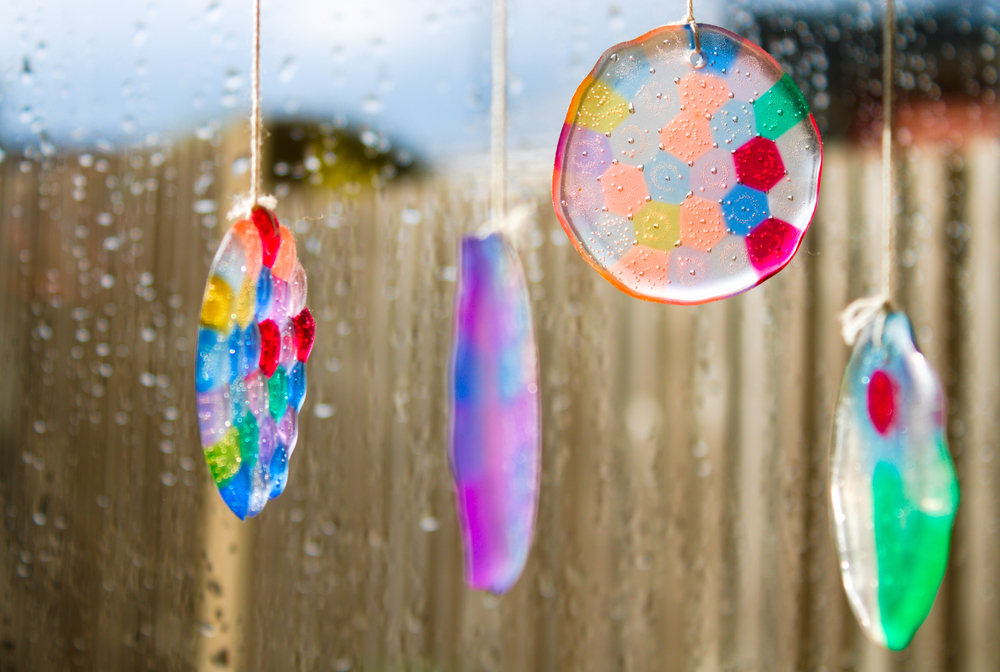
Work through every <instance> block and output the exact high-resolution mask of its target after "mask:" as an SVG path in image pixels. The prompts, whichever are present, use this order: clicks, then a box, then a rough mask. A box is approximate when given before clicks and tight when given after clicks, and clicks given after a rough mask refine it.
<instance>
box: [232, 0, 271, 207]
mask: <svg viewBox="0 0 1000 672" xmlns="http://www.w3.org/2000/svg"><path fill="white" fill-rule="evenodd" d="M261 117H262V115H261V111H260V0H253V44H252V47H251V56H250V193H249V194H247V195H245V196H236V197H235V198H234V199H233V208H232V210H230V211H229V214H228V218H229V219H231V220H235V219H241V218H243V217H249V216H250V212H251V211H252V210H253V209H254V208H255V207H257V206H258V205H259V206H263V207H265V208H267V209H269V210H274V208H275V207H277V205H278V199H276V198H275V197H274V196H265V195H263V194H261V193H260V192H261V184H262V182H263V178H262V174H261V163H262V162H263V154H264V122H263V120H262V118H261Z"/></svg>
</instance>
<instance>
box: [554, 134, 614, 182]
mask: <svg viewBox="0 0 1000 672" xmlns="http://www.w3.org/2000/svg"><path fill="white" fill-rule="evenodd" d="M566 153H567V157H566V158H567V160H568V163H569V165H570V166H571V167H572V170H573V172H574V173H575V174H579V175H600V174H601V173H603V172H604V171H605V170H607V169H608V166H610V165H611V159H613V158H614V157H613V156H612V155H611V141H610V140H608V137H607V136H606V135H604V134H603V133H598V132H597V131H592V130H590V129H589V128H574V129H572V131H570V138H569V143H568V145H567V147H566Z"/></svg>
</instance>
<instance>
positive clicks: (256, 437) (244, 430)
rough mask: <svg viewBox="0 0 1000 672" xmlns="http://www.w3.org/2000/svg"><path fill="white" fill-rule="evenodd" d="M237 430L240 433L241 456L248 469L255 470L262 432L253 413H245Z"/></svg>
mask: <svg viewBox="0 0 1000 672" xmlns="http://www.w3.org/2000/svg"><path fill="white" fill-rule="evenodd" d="M236 429H237V430H238V431H239V433H240V456H241V457H242V460H243V463H244V464H246V466H247V469H253V468H254V465H255V464H257V453H258V451H259V450H260V430H259V429H258V428H257V420H256V419H254V417H253V413H245V414H244V415H243V417H242V418H240V421H239V423H237V426H236Z"/></svg>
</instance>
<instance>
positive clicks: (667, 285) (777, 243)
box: [552, 24, 822, 304]
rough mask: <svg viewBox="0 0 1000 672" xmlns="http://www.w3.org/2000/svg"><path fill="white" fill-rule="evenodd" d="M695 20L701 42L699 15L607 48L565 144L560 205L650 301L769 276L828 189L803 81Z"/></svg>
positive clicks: (624, 286)
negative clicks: (696, 44)
mask: <svg viewBox="0 0 1000 672" xmlns="http://www.w3.org/2000/svg"><path fill="white" fill-rule="evenodd" d="M698 33H699V37H700V40H701V48H702V51H701V53H700V54H696V53H695V52H694V51H693V39H692V37H693V36H692V32H691V28H690V27H689V26H665V27H662V28H657V29H656V30H653V31H652V32H649V33H647V34H645V35H643V36H642V37H640V38H638V39H635V40H632V41H631V42H625V43H622V44H619V45H618V46H616V47H614V48H612V49H609V50H608V51H606V52H605V53H604V55H603V56H602V57H601V59H600V60H599V61H598V62H597V65H596V66H595V67H594V70H593V71H592V72H591V73H590V75H589V76H588V77H587V78H586V79H585V80H584V81H583V83H582V84H581V85H580V87H579V88H578V89H577V91H576V95H575V96H574V98H573V102H572V104H571V105H570V108H569V113H568V114H567V116H566V123H565V125H564V126H563V130H562V135H561V137H560V138H559V147H558V149H557V150H556V161H555V172H554V175H553V180H552V196H553V205H554V206H555V210H556V214H557V215H558V216H559V220H560V222H562V225H563V228H564V229H565V230H566V233H567V234H568V235H569V237H570V240H571V241H573V244H574V245H575V246H576V249H577V251H579V252H580V254H581V255H583V257H584V258H585V259H586V260H587V261H588V262H589V263H590V265H591V266H593V267H594V268H595V269H596V270H597V271H598V272H599V273H600V274H601V275H603V276H604V277H605V278H606V279H607V280H608V281H609V282H611V284H613V285H615V286H616V287H618V289H620V290H622V291H623V292H625V293H627V294H630V295H632V296H635V297H638V298H641V299H647V300H650V301H661V302H664V303H681V304H692V303H704V302H706V301H713V300H715V299H721V298H725V297H727V296H732V295H734V294H738V293H740V292H743V291H746V290H747V289H750V288H751V287H754V286H756V285H758V284H760V283H761V282H763V281H764V280H766V279H767V278H769V277H771V276H772V275H774V274H775V273H777V272H778V271H780V270H781V269H782V268H784V266H785V265H786V264H787V263H788V262H789V260H790V259H791V258H792V256H793V255H794V254H795V251H796V250H797V249H798V247H799V244H800V243H801V242H802V236H803V235H804V234H805V231H806V228H807V227H808V226H809V222H810V221H811V220H812V216H813V212H814V211H815V208H816V197H817V194H818V192H819V178H820V165H821V163H822V146H821V143H820V137H819V131H818V130H817V128H816V123H815V121H814V120H813V118H812V115H811V114H810V113H809V107H808V105H807V103H806V100H805V98H804V97H803V96H802V92H801V91H800V90H799V88H798V86H796V84H795V82H794V81H792V79H791V77H789V76H788V75H786V74H784V72H783V71H782V69H781V66H779V65H778V64H777V62H775V60H774V59H773V58H771V57H770V56H769V55H768V54H767V53H765V52H764V51H763V50H761V49H760V47H758V46H756V45H754V44H753V43H751V42H748V41H747V40H744V39H743V38H741V37H739V36H737V35H734V34H733V33H730V32H729V31H727V30H723V29H722V28H717V27H715V26H709V25H704V24H699V26H698ZM693 61H694V62H696V63H697V65H693V64H692V62H693Z"/></svg>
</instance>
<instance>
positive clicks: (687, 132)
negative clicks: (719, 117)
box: [660, 112, 712, 161]
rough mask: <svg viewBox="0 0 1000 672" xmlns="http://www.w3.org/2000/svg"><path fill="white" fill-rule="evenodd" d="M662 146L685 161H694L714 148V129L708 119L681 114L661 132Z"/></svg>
mask: <svg viewBox="0 0 1000 672" xmlns="http://www.w3.org/2000/svg"><path fill="white" fill-rule="evenodd" d="M660 144H662V145H663V149H664V150H665V151H668V152H670V153H671V154H673V155H674V156H677V157H679V158H681V159H683V160H684V161H694V160H695V159H697V158H698V157H699V156H701V155H702V154H704V153H705V152H707V151H708V150H710V149H711V148H712V127H711V125H710V124H709V122H708V119H705V118H704V117H699V116H696V115H690V114H686V113H684V112H682V113H680V114H679V115H677V116H676V117H674V119H673V121H671V122H670V123H669V124H667V125H666V126H664V127H663V128H662V129H661V130H660Z"/></svg>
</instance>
